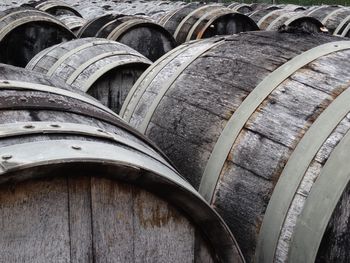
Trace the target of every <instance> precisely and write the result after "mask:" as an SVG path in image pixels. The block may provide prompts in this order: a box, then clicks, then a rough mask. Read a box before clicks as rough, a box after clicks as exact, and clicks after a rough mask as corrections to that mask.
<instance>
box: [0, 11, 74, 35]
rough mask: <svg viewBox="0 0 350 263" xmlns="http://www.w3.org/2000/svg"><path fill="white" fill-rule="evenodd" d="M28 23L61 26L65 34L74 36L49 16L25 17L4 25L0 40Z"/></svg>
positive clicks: (0, 32) (59, 22)
mask: <svg viewBox="0 0 350 263" xmlns="http://www.w3.org/2000/svg"><path fill="white" fill-rule="evenodd" d="M28 22H49V23H53V24H56V25H59V26H62V27H63V28H65V29H66V30H67V32H70V33H71V34H72V35H74V34H73V33H72V32H71V31H70V30H69V28H68V27H67V26H66V25H65V24H63V23H62V22H61V21H59V20H58V19H53V18H51V17H49V16H42V15H40V16H26V17H22V18H19V19H16V20H13V21H12V22H10V23H9V24H7V25H5V26H4V27H2V28H1V29H0V40H1V39H3V38H4V37H5V36H6V35H7V34H8V33H10V32H11V31H12V30H13V29H14V28H16V27H18V26H21V25H23V24H26V23H28Z"/></svg>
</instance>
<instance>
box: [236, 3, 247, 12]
mask: <svg viewBox="0 0 350 263" xmlns="http://www.w3.org/2000/svg"><path fill="white" fill-rule="evenodd" d="M241 7H247V8H249V10H252V8H251V7H250V6H249V5H247V4H243V3H242V4H239V5H236V6H235V7H234V8H232V10H233V11H236V12H239V11H238V9H240V8H241Z"/></svg>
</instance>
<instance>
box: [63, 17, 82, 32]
mask: <svg viewBox="0 0 350 263" xmlns="http://www.w3.org/2000/svg"><path fill="white" fill-rule="evenodd" d="M57 19H59V20H60V21H61V22H62V23H63V24H65V25H66V26H67V27H68V28H69V30H70V31H72V32H73V33H74V34H77V33H78V32H79V30H80V28H81V27H82V26H83V25H85V24H86V22H87V21H86V20H85V19H84V18H81V17H79V16H72V15H60V16H57Z"/></svg>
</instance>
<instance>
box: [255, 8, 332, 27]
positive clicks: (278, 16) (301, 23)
mask: <svg viewBox="0 0 350 263" xmlns="http://www.w3.org/2000/svg"><path fill="white" fill-rule="evenodd" d="M259 12H260V11H259ZM259 12H257V13H259ZM257 13H254V14H252V15H250V18H252V19H253V20H254V21H255V22H256V23H257V25H258V26H259V28H260V29H261V30H267V31H277V30H279V29H281V28H298V29H299V30H302V31H308V32H310V33H321V32H327V29H326V28H325V27H324V25H323V24H322V23H321V22H320V21H319V20H317V19H315V18H313V17H310V16H305V15H304V14H303V13H300V12H289V11H287V12H286V11H284V10H283V9H282V10H281V9H277V10H273V11H270V12H267V14H266V15H263V16H262V17H261V16H260V15H259V16H258V14H257ZM261 13H264V14H265V10H262V11H261ZM257 17H261V18H259V20H258V21H257Z"/></svg>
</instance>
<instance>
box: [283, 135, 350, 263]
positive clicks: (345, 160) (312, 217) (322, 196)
mask: <svg viewBox="0 0 350 263" xmlns="http://www.w3.org/2000/svg"><path fill="white" fill-rule="evenodd" d="M349 149H350V132H349V131H348V132H347V134H346V135H345V136H344V138H343V139H342V140H341V141H340V142H339V144H338V145H337V146H336V147H335V149H334V150H333V152H332V153H331V155H330V157H329V159H328V160H327V162H326V164H325V166H324V167H323V169H322V172H321V174H320V176H319V177H318V179H317V181H316V183H315V184H314V186H313V187H312V189H311V192H310V194H309V196H308V198H307V199H306V202H305V205H304V209H303V211H302V212H301V214H300V215H299V217H298V218H297V222H296V227H295V229H294V236H293V237H292V240H291V244H292V245H291V249H290V253H289V261H290V262H297V263H298V262H315V260H316V256H317V252H318V249H319V246H320V243H321V241H322V237H323V235H324V233H325V231H326V228H327V225H328V223H329V220H330V218H331V216H332V214H333V211H334V209H335V208H336V206H337V203H338V201H339V200H340V198H341V196H342V193H343V192H344V190H345V188H346V186H347V185H348V183H349V181H350V176H349V171H350V158H349V157H350V156H349Z"/></svg>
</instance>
